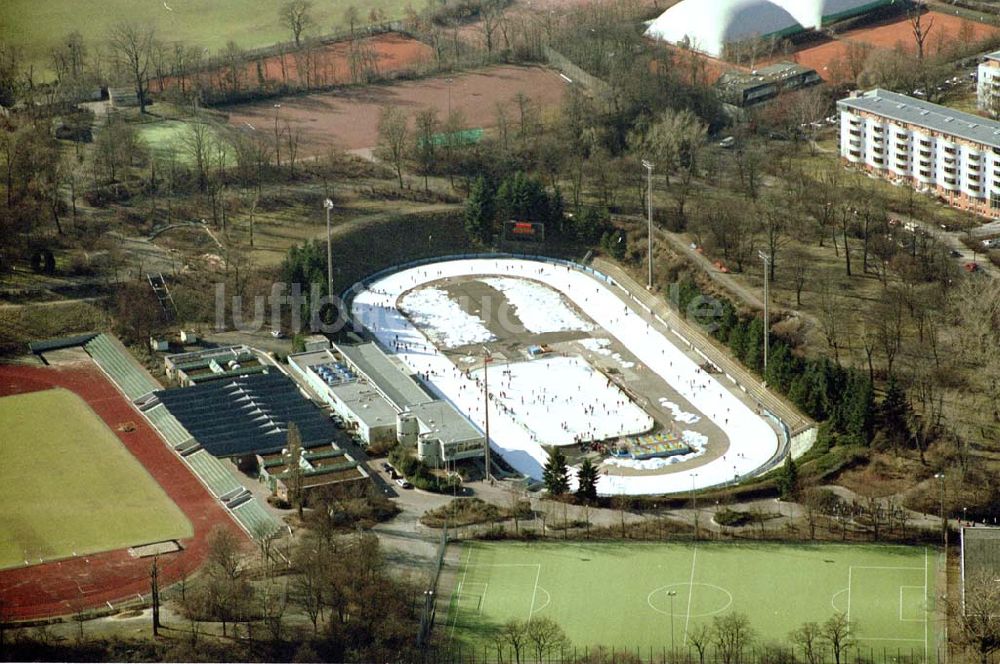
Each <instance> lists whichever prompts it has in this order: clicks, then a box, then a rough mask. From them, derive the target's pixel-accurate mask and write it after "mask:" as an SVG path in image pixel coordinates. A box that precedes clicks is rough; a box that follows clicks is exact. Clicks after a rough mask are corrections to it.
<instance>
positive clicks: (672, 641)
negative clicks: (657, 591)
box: [667, 590, 677, 655]
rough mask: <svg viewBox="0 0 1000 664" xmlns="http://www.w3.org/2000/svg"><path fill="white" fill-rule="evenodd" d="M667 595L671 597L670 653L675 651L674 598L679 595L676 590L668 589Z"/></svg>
mask: <svg viewBox="0 0 1000 664" xmlns="http://www.w3.org/2000/svg"><path fill="white" fill-rule="evenodd" d="M667 597H669V598H670V654H671V655H673V653H674V598H675V597H677V591H676V590H668V591H667Z"/></svg>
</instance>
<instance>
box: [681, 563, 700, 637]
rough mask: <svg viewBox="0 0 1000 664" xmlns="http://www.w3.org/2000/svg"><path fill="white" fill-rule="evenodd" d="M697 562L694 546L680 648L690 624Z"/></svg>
mask: <svg viewBox="0 0 1000 664" xmlns="http://www.w3.org/2000/svg"><path fill="white" fill-rule="evenodd" d="M697 561H698V546H697V545H695V547H694V552H693V553H692V554H691V578H690V579H688V608H687V615H686V616H684V639H683V640H681V645H682V646H683V645H684V644H685V643H687V638H688V623H690V622H691V599H692V598H693V597H694V566H695V563H696V562H697Z"/></svg>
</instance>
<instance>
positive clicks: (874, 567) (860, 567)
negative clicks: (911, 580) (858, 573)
mask: <svg viewBox="0 0 1000 664" xmlns="http://www.w3.org/2000/svg"><path fill="white" fill-rule="evenodd" d="M851 569H909V570H918V571H923V570H924V568H923V567H879V566H878V565H851Z"/></svg>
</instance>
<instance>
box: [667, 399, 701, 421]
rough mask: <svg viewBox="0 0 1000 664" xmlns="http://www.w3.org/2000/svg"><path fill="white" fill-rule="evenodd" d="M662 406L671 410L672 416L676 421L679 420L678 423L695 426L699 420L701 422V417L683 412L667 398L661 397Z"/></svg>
mask: <svg viewBox="0 0 1000 664" xmlns="http://www.w3.org/2000/svg"><path fill="white" fill-rule="evenodd" d="M660 405H661V406H662V407H664V408H666V409H667V410H669V411H670V414H671V415H673V417H674V419H675V420H677V421H678V422H683V423H684V424H694V423H696V422H698V421H699V420H701V417H700V416H699V415H695V414H694V413H687V412H684V411H683V410H681V407H680V406H678V405H677V404H675V403H674V402H673V401H670V400H669V399H667V398H666V397H660Z"/></svg>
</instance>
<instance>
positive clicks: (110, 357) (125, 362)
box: [84, 334, 163, 401]
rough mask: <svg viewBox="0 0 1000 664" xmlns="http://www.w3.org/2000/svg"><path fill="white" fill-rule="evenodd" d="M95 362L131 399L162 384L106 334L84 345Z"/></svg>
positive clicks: (147, 392) (161, 387)
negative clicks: (135, 362) (134, 361)
mask: <svg viewBox="0 0 1000 664" xmlns="http://www.w3.org/2000/svg"><path fill="white" fill-rule="evenodd" d="M84 348H86V349H87V352H88V353H90V356H91V357H92V358H93V359H94V361H95V362H97V364H98V365H99V366H100V367H101V368H102V369H103V370H104V371H105V372H106V373H107V374H108V375H109V376H110V377H111V380H112V381H114V383H115V384H116V385H117V386H118V389H120V390H121V391H122V392H124V393H125V396H127V397H128V398H129V399H131V400H133V401H134V400H135V399H138V398H139V397H141V396H144V395H146V394H149V393H150V392H153V391H155V390H160V389H163V386H162V385H160V384H159V383H157V382H156V381H155V380H153V379H152V378H151V377H150V376H149V374H147V373H146V372H145V371H144V370H143V369H141V368H140V367H138V366H137V365H135V364H134V363H133V362H132V360H131V358H130V357H129V356H128V351H126V350H125V349H124V348H123V347H122V346H120V345H119V344H118V343H116V342H115V341H114V340H113V339H111V337H109V336H108V335H106V334H99V335H97V336H96V337H94V338H93V339H92V340H91V341H89V342H87V344H86V345H85V346H84Z"/></svg>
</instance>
